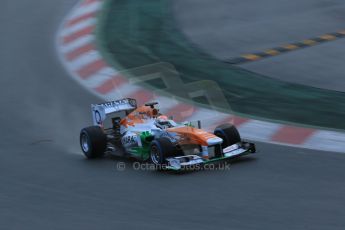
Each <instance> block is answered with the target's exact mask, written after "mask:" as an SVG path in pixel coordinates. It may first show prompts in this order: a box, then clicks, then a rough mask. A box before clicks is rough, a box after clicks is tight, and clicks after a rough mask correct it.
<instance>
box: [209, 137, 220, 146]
mask: <svg viewBox="0 0 345 230" xmlns="http://www.w3.org/2000/svg"><path fill="white" fill-rule="evenodd" d="M221 143H223V139H222V138H219V137H213V138H210V139H208V140H207V144H208V145H217V144H221Z"/></svg>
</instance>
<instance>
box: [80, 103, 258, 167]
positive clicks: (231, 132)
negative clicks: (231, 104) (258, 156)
mask: <svg viewBox="0 0 345 230" xmlns="http://www.w3.org/2000/svg"><path fill="white" fill-rule="evenodd" d="M157 104H158V103H157V102H152V103H147V104H145V105H143V106H141V107H137V102H136V100H135V99H131V98H125V99H121V100H117V101H112V102H107V103H103V104H95V105H91V109H92V116H93V123H94V124H93V126H90V127H87V128H84V129H82V130H81V133H80V145H81V149H82V151H83V152H84V154H85V155H86V157H88V158H98V157H102V156H104V154H105V153H113V154H116V153H119V152H121V153H122V154H123V155H126V156H130V157H134V158H137V159H140V160H142V161H147V160H149V161H151V162H152V163H153V164H155V165H156V166H157V167H164V168H166V169H174V170H180V169H183V168H186V167H190V166H193V165H202V164H206V163H211V162H214V161H218V160H223V159H227V158H233V157H239V156H242V155H246V154H251V153H255V145H254V144H253V143H248V142H243V141H242V140H241V138H240V134H239V132H238V131H237V129H236V128H235V126H233V125H232V124H223V125H220V126H218V127H217V128H216V129H215V130H214V132H213V133H209V132H206V131H204V130H202V129H201V122H200V121H198V122H197V123H198V125H197V126H198V127H197V128H196V127H195V126H193V124H192V122H183V123H177V122H175V121H174V120H173V118H172V117H168V116H165V115H163V114H160V112H159V109H157ZM107 117H109V118H110V119H107ZM107 122H108V123H109V124H107ZM105 126H109V127H107V128H106V127H105Z"/></svg>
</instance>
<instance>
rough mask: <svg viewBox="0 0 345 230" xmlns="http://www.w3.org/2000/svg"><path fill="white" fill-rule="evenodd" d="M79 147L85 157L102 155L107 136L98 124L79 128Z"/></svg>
mask: <svg viewBox="0 0 345 230" xmlns="http://www.w3.org/2000/svg"><path fill="white" fill-rule="evenodd" d="M80 147H81V149H82V150H83V153H84V154H85V156H86V157H87V158H90V159H92V158H100V157H103V156H104V153H105V150H106V148H107V136H106V135H105V133H104V132H103V130H102V129H101V128H100V127H98V126H91V127H87V128H84V129H82V130H81V132H80Z"/></svg>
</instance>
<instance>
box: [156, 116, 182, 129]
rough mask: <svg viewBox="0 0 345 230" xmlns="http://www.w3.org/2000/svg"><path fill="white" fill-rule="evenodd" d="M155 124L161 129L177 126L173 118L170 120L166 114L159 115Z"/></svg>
mask: <svg viewBox="0 0 345 230" xmlns="http://www.w3.org/2000/svg"><path fill="white" fill-rule="evenodd" d="M155 125H156V126H157V127H158V128H160V129H168V128H173V127H176V126H177V124H176V123H175V122H174V121H173V120H169V119H168V118H167V117H166V116H159V117H157V119H156V121H155Z"/></svg>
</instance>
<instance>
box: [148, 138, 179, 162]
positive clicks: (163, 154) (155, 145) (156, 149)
mask: <svg viewBox="0 0 345 230" xmlns="http://www.w3.org/2000/svg"><path fill="white" fill-rule="evenodd" d="M176 152H177V151H176V148H175V146H174V145H173V144H172V143H171V141H170V140H169V139H168V138H165V137H162V138H158V139H155V140H153V141H152V142H151V146H150V161H151V162H152V163H153V164H155V165H157V166H159V165H164V164H166V159H167V158H168V157H172V156H175V155H176Z"/></svg>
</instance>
